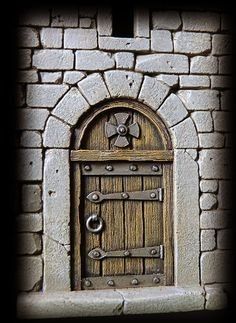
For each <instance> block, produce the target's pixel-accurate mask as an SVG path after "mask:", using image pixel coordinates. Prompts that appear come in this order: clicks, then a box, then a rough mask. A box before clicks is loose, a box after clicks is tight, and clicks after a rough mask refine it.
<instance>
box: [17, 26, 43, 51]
mask: <svg viewBox="0 0 236 323" xmlns="http://www.w3.org/2000/svg"><path fill="white" fill-rule="evenodd" d="M17 43H18V46H20V47H38V46H39V36H38V32H37V30H36V29H35V28H28V27H19V28H18V29H17Z"/></svg>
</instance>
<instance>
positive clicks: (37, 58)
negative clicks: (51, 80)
mask: <svg viewBox="0 0 236 323" xmlns="http://www.w3.org/2000/svg"><path fill="white" fill-rule="evenodd" d="M73 63H74V54H73V52H72V50H66V49H39V50H35V51H34V55H33V63H32V65H33V67H36V68H37V69H40V70H57V69H59V70H70V69H72V68H73Z"/></svg>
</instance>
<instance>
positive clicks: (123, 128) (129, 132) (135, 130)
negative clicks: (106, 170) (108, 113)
mask: <svg viewBox="0 0 236 323" xmlns="http://www.w3.org/2000/svg"><path fill="white" fill-rule="evenodd" d="M129 116H130V115H129V114H128V113H125V112H119V113H115V114H114V117H115V119H116V125H115V124H113V123H111V122H110V121H108V122H106V123H105V134H106V137H107V138H110V137H113V136H115V135H117V138H116V141H115V142H114V146H116V147H126V146H128V145H129V143H130V137H135V138H138V137H139V134H140V128H139V125H138V123H137V122H134V123H132V124H130V125H127V121H128V119H129Z"/></svg>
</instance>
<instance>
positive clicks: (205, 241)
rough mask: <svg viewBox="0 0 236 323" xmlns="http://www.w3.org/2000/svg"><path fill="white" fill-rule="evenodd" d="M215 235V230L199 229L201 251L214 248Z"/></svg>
mask: <svg viewBox="0 0 236 323" xmlns="http://www.w3.org/2000/svg"><path fill="white" fill-rule="evenodd" d="M215 236H216V232H215V230H201V251H210V250H213V249H214V248H215V246H216V237H215Z"/></svg>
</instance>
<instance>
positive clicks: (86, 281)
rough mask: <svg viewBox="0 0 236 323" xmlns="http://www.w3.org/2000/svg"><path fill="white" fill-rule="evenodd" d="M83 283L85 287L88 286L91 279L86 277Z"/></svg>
mask: <svg viewBox="0 0 236 323" xmlns="http://www.w3.org/2000/svg"><path fill="white" fill-rule="evenodd" d="M84 285H85V286H86V287H90V286H91V281H90V280H88V279H86V280H85V281H84Z"/></svg>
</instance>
